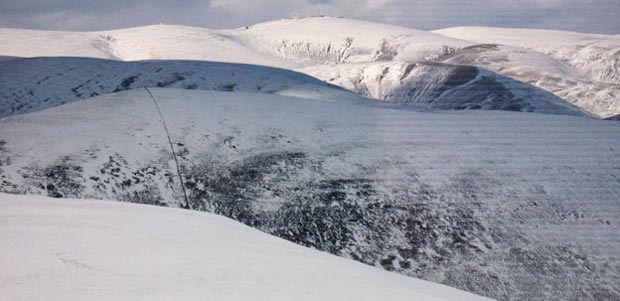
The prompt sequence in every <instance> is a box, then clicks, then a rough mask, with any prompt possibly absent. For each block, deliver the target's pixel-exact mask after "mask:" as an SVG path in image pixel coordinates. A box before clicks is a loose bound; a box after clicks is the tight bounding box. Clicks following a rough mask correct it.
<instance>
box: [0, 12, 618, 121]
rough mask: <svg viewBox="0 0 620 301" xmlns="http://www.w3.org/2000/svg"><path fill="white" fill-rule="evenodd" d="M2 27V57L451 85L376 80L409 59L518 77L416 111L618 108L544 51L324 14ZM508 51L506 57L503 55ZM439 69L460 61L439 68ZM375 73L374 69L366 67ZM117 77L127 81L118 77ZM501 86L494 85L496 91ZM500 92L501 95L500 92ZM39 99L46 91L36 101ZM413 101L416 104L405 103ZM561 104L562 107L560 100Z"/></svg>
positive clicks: (412, 92) (606, 111) (363, 89)
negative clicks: (254, 68) (93, 27)
mask: <svg viewBox="0 0 620 301" xmlns="http://www.w3.org/2000/svg"><path fill="white" fill-rule="evenodd" d="M0 33H1V34H0V55H2V56H19V57H38V56H46V57H50V56H67V57H93V58H104V59H113V60H123V61H134V60H206V61H215V62H230V63H242V64H256V65H264V66H271V67H278V68H287V69H292V70H297V71H301V72H306V73H308V74H309V75H312V76H315V77H317V78H318V79H320V80H323V81H326V82H329V83H333V84H337V85H341V86H342V87H345V88H348V89H352V91H355V92H359V93H362V94H363V95H365V96H369V97H374V98H376V99H378V100H383V101H390V102H396V103H400V104H408V105H414V106H416V104H420V103H431V102H433V101H434V100H433V99H419V97H420V96H423V95H435V94H436V93H434V92H433V93H430V94H428V93H420V91H419V90H416V89H419V88H420V87H424V86H427V85H428V83H427V82H424V80H420V79H425V78H432V79H433V81H436V82H445V81H449V78H448V77H445V78H438V76H449V74H450V72H445V70H437V69H444V68H420V69H419V70H427V71H428V72H429V73H428V74H419V76H416V77H412V78H410V79H408V80H406V81H404V82H403V81H391V82H390V83H389V84H387V85H386V84H385V83H382V82H381V80H382V79H383V78H385V77H386V76H385V75H384V74H383V73H382V72H383V71H384V70H386V69H385V66H386V64H387V65H393V66H394V67H393V68H390V69H389V73H393V74H389V75H388V77H392V78H396V77H397V76H398V75H399V74H400V75H402V74H403V72H398V71H397V72H393V70H398V69H403V68H401V67H402V66H413V64H414V63H416V62H419V63H421V64H426V63H428V62H436V63H442V64H444V65H472V66H475V67H477V68H479V69H480V70H481V71H480V73H485V72H488V71H487V69H488V70H490V71H492V72H495V73H496V74H493V76H491V77H492V78H493V82H495V81H496V79H498V78H499V81H500V82H506V81H508V80H509V79H507V78H505V77H508V78H512V79H515V81H511V82H512V83H511V84H509V85H503V84H500V85H498V84H495V83H491V84H486V83H485V84H480V83H481V81H478V82H477V83H478V84H477V85H475V87H476V88H475V90H476V91H481V90H482V92H481V94H482V95H478V94H476V93H473V94H472V93H471V91H468V92H467V93H465V94H462V92H463V91H464V89H460V90H459V91H458V92H459V93H450V94H449V96H450V99H449V100H454V101H456V99H463V100H461V101H456V102H455V103H448V104H446V103H445V101H440V102H439V103H442V105H438V106H437V107H433V106H429V105H422V106H417V107H418V108H419V107H422V108H423V109H437V108H439V109H475V108H491V109H503V108H508V109H509V110H515V108H517V107H518V108H519V110H522V111H532V110H533V111H537V112H538V110H535V109H532V108H536V107H541V105H539V104H538V103H536V102H538V101H542V102H543V103H549V102H551V103H558V101H559V100H558V99H557V97H559V98H562V99H565V100H567V101H568V102H570V103H571V104H573V105H575V106H577V107H579V108H581V109H584V110H586V111H588V112H590V113H593V114H595V115H597V116H603V117H604V116H610V115H614V114H618V113H620V105H619V104H618V103H617V101H616V99H617V97H615V96H617V95H618V93H619V92H618V91H620V89H619V88H618V85H617V84H616V83H609V82H602V81H595V80H590V79H589V78H588V77H587V76H586V75H583V74H582V72H578V71H575V70H572V69H571V67H570V66H565V65H564V64H563V63H560V62H557V61H556V60H555V59H552V58H550V57H549V56H548V55H547V54H541V53H536V52H534V51H529V52H527V51H526V53H524V52H523V51H522V50H523V49H522V50H518V49H508V48H505V47H502V48H501V49H502V50H505V51H503V52H501V53H500V54H499V56H498V57H497V58H492V59H490V61H491V62H492V63H488V61H489V59H488V57H489V52H490V50H488V49H487V50H485V51H484V52H480V51H474V52H472V51H469V50H467V49H471V47H474V48H475V49H478V48H480V47H478V46H476V45H478V42H471V41H465V40H462V39H455V38H450V37H446V36H443V35H440V34H437V33H430V32H425V31H419V30H414V29H409V28H404V27H396V26H390V25H383V24H377V23H372V22H365V21H357V20H348V19H340V18H327V17H326V18H305V19H289V20H280V21H273V22H267V23H262V24H256V25H253V26H249V27H246V28H239V29H233V30H210V29H206V28H194V27H187V26H175V25H156V26H146V27H138V28H129V29H122V30H113V31H102V32H79V33H76V32H42V31H32V30H17V29H2V30H1V32H0ZM441 33H443V32H441ZM31 45H34V46H31ZM476 47H478V48H476ZM505 56H509V58H508V59H505V58H504V57H505ZM523 62H526V63H525V64H523ZM541 62H544V63H542V64H541ZM358 64H361V65H362V66H358ZM446 68H447V69H450V68H457V69H458V68H459V67H458V66H446ZM362 70H364V71H363V72H362ZM372 70H376V71H377V72H376V73H372V74H371V73H369V72H370V71H372ZM349 71H352V72H353V73H354V75H352V76H343V75H340V76H338V77H336V78H335V77H332V76H331V75H333V74H334V73H341V74H345V73H346V72H349ZM360 73H364V75H363V77H362V78H356V76H355V74H360ZM122 79H124V78H116V79H115V80H116V81H121V80H122ZM518 81H521V82H522V83H518ZM523 83H525V85H524V84H523ZM528 84H529V85H530V86H528ZM378 86H380V87H381V90H382V91H381V92H380V93H375V92H374V91H373V88H372V87H378ZM498 86H501V87H500V88H499V89H498ZM534 87H538V88H542V89H544V90H547V91H548V92H551V93H553V94H555V96H557V97H550V95H547V94H545V93H544V92H542V91H535V90H536V89H534ZM443 89H444V88H443V87H441V86H439V87H431V88H430V90H443ZM523 90H526V91H527V93H524V92H523ZM499 91H503V92H502V93H499V94H498V92H499ZM530 92H531V93H532V94H533V95H536V97H532V98H534V99H522V97H520V96H522V95H527V94H530ZM25 93H27V92H25ZM89 95H90V94H89ZM539 96H540V97H539ZM28 98H29V97H26V99H28ZM46 98H47V96H46V97H43V99H38V100H37V101H43V100H45V99H46ZM412 98H413V99H416V101H412ZM472 99H474V100H475V101H472ZM8 102H13V101H12V100H9V101H8ZM532 102H534V103H532ZM489 103H493V104H492V105H489ZM26 105H27V104H26ZM544 106H545V105H542V107H544ZM561 106H562V107H567V106H566V105H565V104H563V105H561ZM568 107H570V106H568ZM525 108H528V109H525ZM543 111H544V112H545V113H554V112H553V110H548V109H546V110H542V111H540V112H543ZM572 111H574V109H573V110H572ZM572 114H574V112H573V113H572Z"/></svg>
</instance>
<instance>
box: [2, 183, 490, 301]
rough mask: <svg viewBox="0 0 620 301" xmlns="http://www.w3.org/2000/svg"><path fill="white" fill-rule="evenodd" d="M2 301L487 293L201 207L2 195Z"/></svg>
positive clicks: (458, 298) (459, 298)
mask: <svg viewBox="0 0 620 301" xmlns="http://www.w3.org/2000/svg"><path fill="white" fill-rule="evenodd" d="M0 270H1V271H2V272H1V273H0V295H1V296H2V298H3V299H4V300H15V301H17V300H205V298H206V299H209V300H235V301H237V300H379V299H385V300H437V301H439V300H454V301H463V300H488V299H486V298H482V297H478V296H475V295H473V294H469V293H466V292H462V291H458V290H456V289H453V288H449V287H445V286H442V285H439V284H434V283H430V282H426V281H422V280H417V279H414V278H411V277H406V276H402V275H398V274H395V273H389V272H386V271H382V270H380V269H377V268H373V267H369V266H366V265H363V264H360V263H357V262H354V261H352V260H347V259H343V258H338V257H335V256H333V255H328V254H325V253H322V252H318V251H315V250H311V249H307V248H304V247H301V246H298V245H295V244H293V243H290V242H287V241H284V240H282V239H278V238H275V237H272V236H269V235H266V234H264V233H261V232H259V231H257V230H254V229H251V228H249V227H246V226H244V225H241V224H240V223H237V222H234V221H232V220H230V219H227V218H224V217H221V216H217V215H214V214H209V213H203V212H192V211H185V210H175V209H163V208H157V207H151V206H139V205H131V204H121V203H117V202H102V201H87V200H58V199H50V198H46V197H38V196H17V195H9V194H0Z"/></svg>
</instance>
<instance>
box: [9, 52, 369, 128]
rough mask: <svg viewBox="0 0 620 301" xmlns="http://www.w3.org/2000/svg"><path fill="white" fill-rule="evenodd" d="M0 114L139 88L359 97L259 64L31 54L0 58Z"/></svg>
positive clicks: (328, 97)
mask: <svg viewBox="0 0 620 301" xmlns="http://www.w3.org/2000/svg"><path fill="white" fill-rule="evenodd" d="M0 74H2V81H0V99H1V100H2V102H0V117H5V116H10V115H13V114H20V113H26V112H32V111H37V110H41V109H45V108H49V107H53V106H57V105H60V104H64V103H68V102H72V101H76V100H79V99H85V98H89V97H93V96H97V95H104V94H108V93H112V92H118V91H123V90H129V89H137V88H142V87H162V88H165V87H169V88H183V89H190V90H193V89H198V90H214V91H229V92H234V91H244V92H255V93H268V94H281V95H291V96H303V97H306V98H321V99H338V100H340V101H344V100H347V99H348V100H352V99H361V97H358V96H356V95H355V94H353V93H350V92H347V91H345V90H344V89H341V88H339V87H336V86H332V85H329V84H326V83H324V82H322V81H320V80H317V79H315V78H313V77H310V76H308V75H305V74H301V73H297V72H294V71H289V70H285V69H278V68H272V67H264V66H254V65H245V64H230V63H217V62H204V61H182V60H174V61H140V62H121V61H113V60H102V59H91V58H68V57H58V58H53V57H52V58H31V59H14V60H10V61H6V62H0Z"/></svg>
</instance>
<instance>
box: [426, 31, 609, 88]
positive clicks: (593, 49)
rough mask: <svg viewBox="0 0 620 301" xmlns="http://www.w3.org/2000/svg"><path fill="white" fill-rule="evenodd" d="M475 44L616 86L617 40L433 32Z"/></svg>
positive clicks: (527, 33)
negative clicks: (544, 59) (549, 61)
mask: <svg viewBox="0 0 620 301" xmlns="http://www.w3.org/2000/svg"><path fill="white" fill-rule="evenodd" d="M434 32H435V33H438V34H441V35H444V36H450V37H458V38H459V39H465V40H470V41H475V42H478V43H497V44H503V45H509V46H515V47H523V48H527V49H532V50H535V51H538V52H542V53H544V54H547V55H549V56H551V57H552V58H555V59H557V60H559V61H561V62H564V63H567V64H568V65H569V66H571V67H573V68H575V69H577V70H579V71H581V72H583V73H584V74H585V75H587V76H588V77H589V78H591V79H592V80H595V81H601V82H606V83H616V84H619V83H620V36H619V35H601V34H583V33H576V32H566V31H557V30H538V29H512V28H492V27H455V28H446V29H442V30H437V31H434Z"/></svg>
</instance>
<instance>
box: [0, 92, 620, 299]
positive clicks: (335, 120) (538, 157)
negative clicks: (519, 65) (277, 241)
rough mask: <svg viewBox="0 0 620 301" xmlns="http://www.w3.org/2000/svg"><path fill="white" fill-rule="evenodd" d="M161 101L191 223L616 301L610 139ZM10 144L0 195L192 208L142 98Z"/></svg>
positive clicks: (593, 123) (461, 121) (245, 104)
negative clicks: (214, 220) (236, 226)
mask: <svg viewBox="0 0 620 301" xmlns="http://www.w3.org/2000/svg"><path fill="white" fill-rule="evenodd" d="M151 92H152V94H153V95H154V98H155V99H156V101H157V103H158V106H159V108H160V109H161V112H162V116H163V118H164V119H165V121H166V123H167V127H168V130H169V132H168V134H169V137H170V139H171V141H172V144H173V147H174V152H175V154H176V156H177V159H178V160H177V162H178V164H179V169H180V170H181V176H182V179H183V183H184V184H183V185H184V187H185V189H186V191H187V195H188V200H189V204H190V206H191V208H193V209H196V210H206V211H211V212H214V213H218V214H222V215H225V216H228V217H231V218H234V219H236V220H238V221H241V222H243V223H245V224H247V225H251V226H253V227H255V228H258V229H260V230H262V231H265V232H267V233H270V234H274V235H277V236H279V237H282V238H285V239H287V240H290V241H293V242H296V243H299V244H302V245H305V246H310V247H313V248H316V249H319V250H323V251H327V252H330V253H333V254H336V255H340V256H343V257H348V258H353V259H356V260H358V261H361V262H364V263H367V264H370V265H375V266H379V267H383V268H384V269H387V270H390V271H395V272H399V273H403V274H406V275H411V276H416V277H418V278H422V279H425V280H430V281H434V282H439V283H443V284H447V285H450V286H453V287H457V288H460V289H463V290H467V291H471V292H475V293H477V294H480V295H484V296H489V297H494V298H497V299H502V300H531V299H537V298H543V299H546V300H567V299H584V300H593V299H597V298H598V297H600V296H603V297H601V298H602V299H607V300H613V299H617V297H618V296H620V287H618V283H620V280H619V279H618V274H617V273H614V271H615V270H617V269H618V268H620V267H618V262H617V261H616V260H615V256H616V255H615V254H616V253H617V249H618V248H619V247H620V237H619V234H618V233H620V231H618V225H619V224H620V212H618V208H620V207H619V206H618V199H617V197H616V196H617V195H619V194H620V181H619V180H618V179H620V174H619V173H618V172H619V170H618V169H617V166H618V164H619V162H618V158H620V157H619V156H618V150H620V136H619V135H620V124H618V123H616V122H608V121H602V120H596V119H589V118H575V117H572V116H554V115H543V114H527V113H515V112H501V111H493V112H490V111H442V112H432V113H421V112H416V111H411V110H402V109H393V108H382V107H378V106H369V105H365V104H362V103H359V102H357V103H351V102H334V101H321V100H310V99H302V98H290V97H283V96H279V95H272V94H260V93H244V92H236V93H224V92H215V91H197V90H177V89H157V88H154V89H151ZM0 128H1V129H2V138H0V140H2V141H0V190H1V191H3V192H13V193H29V194H44V195H48V196H54V197H72V198H97V199H113V200H119V201H126V202H136V203H147V204H155V205H162V206H170V207H180V206H182V205H184V202H185V200H184V198H183V194H182V192H181V183H180V182H179V178H178V174H177V172H176V170H177V169H176V162H175V160H173V158H172V155H171V154H172V153H171V147H170V145H169V144H168V140H167V133H166V132H165V131H164V129H163V126H162V124H161V122H160V117H159V114H158V112H157V108H156V106H155V104H154V102H153V100H152V99H151V98H150V97H149V94H148V93H147V92H146V91H145V90H144V89H135V90H129V91H121V92H118V93H115V94H109V95H105V96H99V97H96V98H92V99H88V100H84V101H80V102H75V103H71V104H66V105H63V106H59V107H55V108H51V109H47V110H43V111H39V112H34V113H28V114H23V115H16V116H11V117H7V118H3V119H0ZM68 138H70V139H71V143H63V142H64V141H67V139H68ZM591 233H597V235H591ZM549 271H553V273H551V272H549ZM558 274H559V275H562V277H557V275H558ZM532 279H535V282H533V281H530V280H532ZM575 288H577V289H575ZM541 296H542V297H541ZM599 299H600V298H599Z"/></svg>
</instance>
